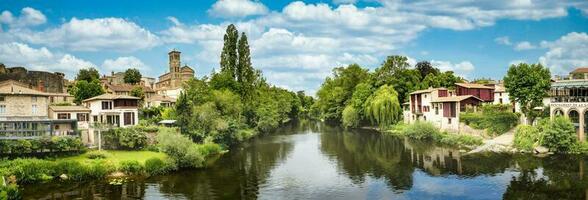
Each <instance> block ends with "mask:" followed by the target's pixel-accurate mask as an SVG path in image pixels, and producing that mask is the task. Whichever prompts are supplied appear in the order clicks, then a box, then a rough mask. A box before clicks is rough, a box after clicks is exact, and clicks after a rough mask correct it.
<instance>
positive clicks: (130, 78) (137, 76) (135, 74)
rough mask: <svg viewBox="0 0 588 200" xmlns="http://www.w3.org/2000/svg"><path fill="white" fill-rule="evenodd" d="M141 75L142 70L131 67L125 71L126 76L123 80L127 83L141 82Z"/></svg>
mask: <svg viewBox="0 0 588 200" xmlns="http://www.w3.org/2000/svg"><path fill="white" fill-rule="evenodd" d="M141 77H142V75H141V72H140V71H139V70H138V69H135V68H129V69H127V71H125V76H124V77H123V80H124V82H125V83H130V84H133V85H134V84H137V83H139V82H141Z"/></svg>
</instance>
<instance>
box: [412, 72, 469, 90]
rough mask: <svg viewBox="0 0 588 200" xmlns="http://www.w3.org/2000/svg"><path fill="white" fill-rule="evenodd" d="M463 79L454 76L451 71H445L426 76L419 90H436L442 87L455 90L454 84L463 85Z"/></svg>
mask: <svg viewBox="0 0 588 200" xmlns="http://www.w3.org/2000/svg"><path fill="white" fill-rule="evenodd" d="M463 82H464V80H463V78H461V77H459V76H456V75H455V74H454V73H453V71H446V72H443V73H438V74H428V75H427V76H425V77H424V78H423V81H422V82H421V88H429V87H432V88H438V87H444V88H449V89H454V88H455V83H463Z"/></svg>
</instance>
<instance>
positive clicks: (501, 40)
mask: <svg viewBox="0 0 588 200" xmlns="http://www.w3.org/2000/svg"><path fill="white" fill-rule="evenodd" d="M494 42H496V43H498V44H501V45H507V46H510V45H512V43H511V42H510V38H509V37H508V36H503V37H497V38H495V39H494Z"/></svg>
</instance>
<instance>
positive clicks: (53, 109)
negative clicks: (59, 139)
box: [49, 105, 94, 144]
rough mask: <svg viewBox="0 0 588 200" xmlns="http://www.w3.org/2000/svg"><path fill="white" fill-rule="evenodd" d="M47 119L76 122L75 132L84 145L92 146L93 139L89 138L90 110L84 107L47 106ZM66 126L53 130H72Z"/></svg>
mask: <svg viewBox="0 0 588 200" xmlns="http://www.w3.org/2000/svg"><path fill="white" fill-rule="evenodd" d="M49 118H51V119H58V120H76V121H77V130H78V131H79V132H80V136H81V137H82V138H81V139H82V142H83V143H84V144H92V143H93V142H94V138H90V137H89V129H90V124H89V120H90V109H89V108H86V107H84V106H74V105H70V106H60V105H54V106H49ZM73 129H74V127H71V126H70V125H68V124H65V125H61V126H56V127H55V130H73Z"/></svg>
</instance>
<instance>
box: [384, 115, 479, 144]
mask: <svg viewBox="0 0 588 200" xmlns="http://www.w3.org/2000/svg"><path fill="white" fill-rule="evenodd" d="M377 130H378V131H379V132H381V133H384V134H389V135H395V136H401V137H407V138H411V139H416V140H431V141H434V142H437V143H439V144H442V145H447V146H452V147H456V148H459V149H464V150H471V149H475V148H477V147H478V146H480V145H482V144H484V140H483V138H481V137H477V136H471V135H461V134H453V133H448V132H443V131H440V130H439V129H438V128H437V127H435V126H433V125H432V124H430V123H424V122H417V123H414V124H404V123H399V124H396V125H393V126H391V127H390V128H386V129H383V130H382V129H377Z"/></svg>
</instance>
